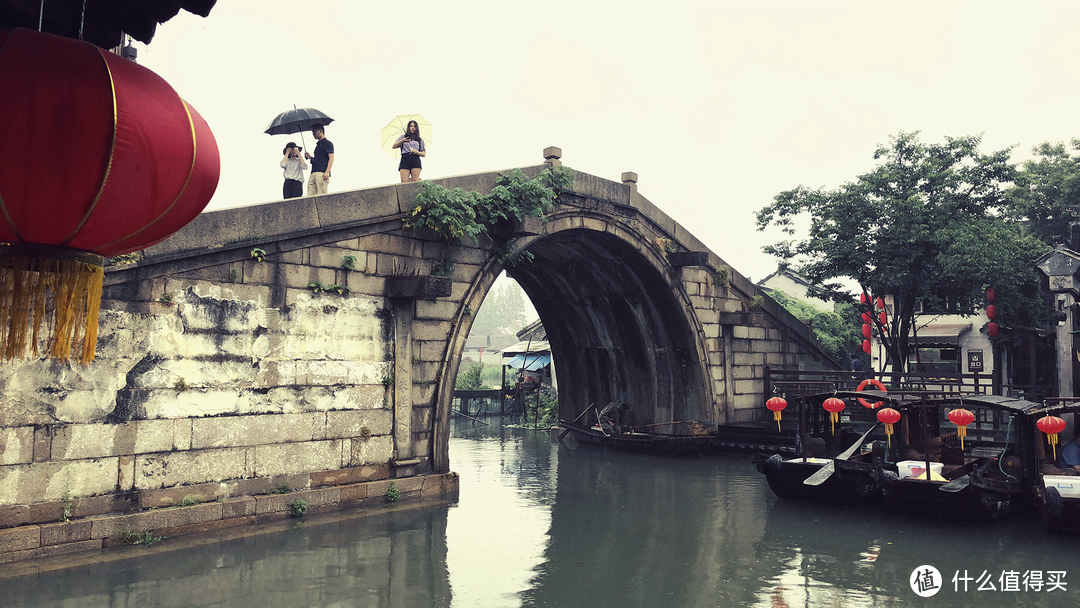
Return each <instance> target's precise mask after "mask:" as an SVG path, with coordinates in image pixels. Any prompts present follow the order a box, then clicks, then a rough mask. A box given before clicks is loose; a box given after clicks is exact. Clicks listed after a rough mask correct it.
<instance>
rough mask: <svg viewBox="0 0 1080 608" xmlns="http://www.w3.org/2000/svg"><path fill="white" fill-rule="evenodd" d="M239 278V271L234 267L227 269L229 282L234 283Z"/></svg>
mask: <svg viewBox="0 0 1080 608" xmlns="http://www.w3.org/2000/svg"><path fill="white" fill-rule="evenodd" d="M239 280H240V271H239V270H237V269H235V268H230V269H229V282H230V283H235V282H237V281H239Z"/></svg>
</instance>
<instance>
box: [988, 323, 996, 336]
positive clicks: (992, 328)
mask: <svg viewBox="0 0 1080 608" xmlns="http://www.w3.org/2000/svg"><path fill="white" fill-rule="evenodd" d="M986 333H988V334H990V337H991V338H995V337H997V335H998V324H997V323H994V322H993V321H991V322H990V323H989V324H988V325H987V326H986Z"/></svg>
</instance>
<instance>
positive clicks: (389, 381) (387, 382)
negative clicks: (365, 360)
mask: <svg viewBox="0 0 1080 608" xmlns="http://www.w3.org/2000/svg"><path fill="white" fill-rule="evenodd" d="M382 385H383V386H385V387H387V388H390V387H391V386H394V370H389V371H387V372H386V373H385V374H383V377H382Z"/></svg>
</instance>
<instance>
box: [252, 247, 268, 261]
mask: <svg viewBox="0 0 1080 608" xmlns="http://www.w3.org/2000/svg"><path fill="white" fill-rule="evenodd" d="M251 257H253V258H255V261H256V262H261V261H263V258H265V257H266V250H265V249H260V248H258V247H256V248H254V249H252V250H251Z"/></svg>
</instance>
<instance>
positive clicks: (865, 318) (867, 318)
mask: <svg viewBox="0 0 1080 608" xmlns="http://www.w3.org/2000/svg"><path fill="white" fill-rule="evenodd" d="M873 320H874V317H871V316H870V313H867V312H864V313H862V322H863V323H869V322H871V321H873Z"/></svg>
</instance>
